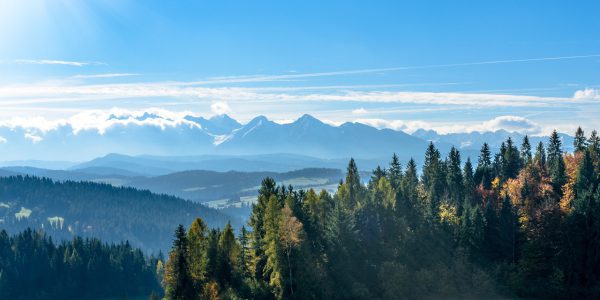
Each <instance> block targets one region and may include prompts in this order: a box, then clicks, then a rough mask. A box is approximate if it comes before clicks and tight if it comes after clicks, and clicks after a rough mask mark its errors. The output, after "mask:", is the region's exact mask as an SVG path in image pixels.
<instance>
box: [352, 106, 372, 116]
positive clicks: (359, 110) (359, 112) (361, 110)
mask: <svg viewBox="0 0 600 300" xmlns="http://www.w3.org/2000/svg"><path fill="white" fill-rule="evenodd" d="M367 113H369V111H368V110H366V109H364V108H362V107H361V108H357V109H355V110H353V111H352V114H353V115H364V114H367Z"/></svg>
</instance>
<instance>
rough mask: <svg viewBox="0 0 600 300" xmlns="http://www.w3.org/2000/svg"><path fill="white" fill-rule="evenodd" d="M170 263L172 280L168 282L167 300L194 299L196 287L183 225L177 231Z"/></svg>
mask: <svg viewBox="0 0 600 300" xmlns="http://www.w3.org/2000/svg"><path fill="white" fill-rule="evenodd" d="M168 263H169V264H170V268H169V270H170V272H169V273H170V274H169V276H170V279H169V280H168V281H167V288H166V295H167V298H168V299H173V300H191V299H194V286H193V281H192V276H191V275H190V269H189V263H188V241H187V235H186V232H185V228H184V227H183V225H179V226H178V227H177V230H175V240H174V241H173V249H172V250H171V253H170V255H169V262H168Z"/></svg>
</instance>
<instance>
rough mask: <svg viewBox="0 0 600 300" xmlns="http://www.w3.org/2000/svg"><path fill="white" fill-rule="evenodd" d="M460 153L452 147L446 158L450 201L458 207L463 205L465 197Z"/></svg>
mask: <svg viewBox="0 0 600 300" xmlns="http://www.w3.org/2000/svg"><path fill="white" fill-rule="evenodd" d="M460 167H461V162H460V152H459V151H458V150H457V149H456V148H454V147H452V148H451V149H450V153H448V158H446V184H447V186H448V190H449V196H450V200H451V201H453V202H454V204H456V205H458V204H461V203H462V200H463V195H464V186H463V176H462V171H461V169H460Z"/></svg>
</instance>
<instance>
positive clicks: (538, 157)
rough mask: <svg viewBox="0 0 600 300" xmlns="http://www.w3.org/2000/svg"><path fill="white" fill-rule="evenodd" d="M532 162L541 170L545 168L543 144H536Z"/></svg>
mask: <svg viewBox="0 0 600 300" xmlns="http://www.w3.org/2000/svg"><path fill="white" fill-rule="evenodd" d="M533 160H534V161H535V163H536V164H538V165H539V166H540V167H541V168H542V169H545V168H546V150H545V149H544V143H542V142H539V143H538V145H537V147H536V148H535V156H534V159H533Z"/></svg>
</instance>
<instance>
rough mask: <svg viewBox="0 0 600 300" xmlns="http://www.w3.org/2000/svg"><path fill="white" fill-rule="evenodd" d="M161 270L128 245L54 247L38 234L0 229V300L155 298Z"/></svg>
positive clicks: (74, 242)
mask: <svg viewBox="0 0 600 300" xmlns="http://www.w3.org/2000/svg"><path fill="white" fill-rule="evenodd" d="M161 269H162V261H161V260H159V259H158V258H153V257H146V256H145V255H144V253H143V252H142V251H141V250H139V249H136V248H134V247H132V246H131V245H130V244H129V243H118V244H110V245H109V244H105V243H102V242H101V241H100V240H98V239H82V238H80V237H74V238H73V239H71V240H69V241H62V242H60V243H56V242H53V241H52V239H51V238H49V237H48V236H46V235H45V234H44V233H43V232H41V231H34V230H31V229H26V230H25V231H23V232H20V233H18V234H15V235H14V236H9V235H8V234H7V233H6V231H4V230H0V299H11V300H38V299H39V300H43V299H64V300H68V299H77V300H81V299H133V298H134V297H143V298H141V299H146V297H148V295H152V294H153V293H154V294H157V295H158V294H160V292H161V288H160V285H159V280H158V278H157V276H156V272H157V271H158V272H160V271H161ZM136 299H138V298H136Z"/></svg>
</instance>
